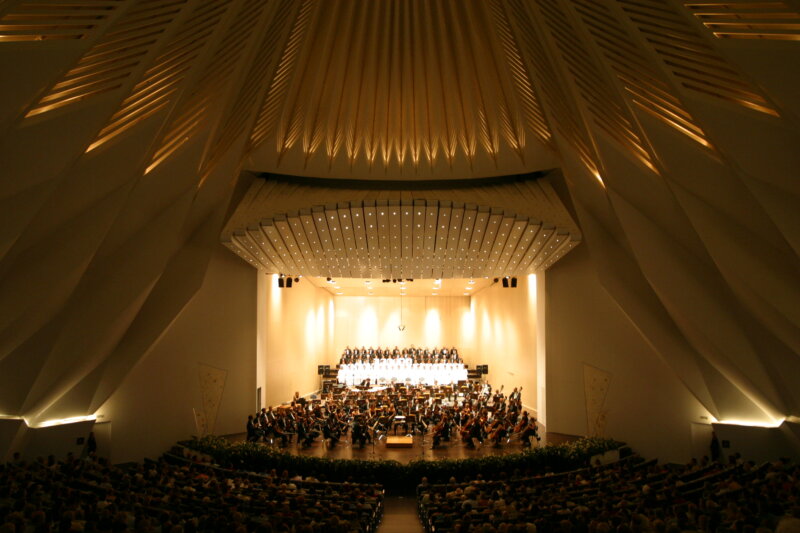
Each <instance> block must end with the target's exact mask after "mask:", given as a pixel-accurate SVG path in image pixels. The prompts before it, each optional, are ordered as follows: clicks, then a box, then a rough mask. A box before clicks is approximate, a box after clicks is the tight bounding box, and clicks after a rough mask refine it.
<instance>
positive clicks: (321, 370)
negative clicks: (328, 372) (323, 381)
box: [317, 365, 325, 376]
mask: <svg viewBox="0 0 800 533" xmlns="http://www.w3.org/2000/svg"><path fill="white" fill-rule="evenodd" d="M324 373H325V365H317V375H319V376H321V375H322V374H324Z"/></svg>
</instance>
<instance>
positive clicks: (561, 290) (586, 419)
mask: <svg viewBox="0 0 800 533" xmlns="http://www.w3.org/2000/svg"><path fill="white" fill-rule="evenodd" d="M545 286H546V293H547V294H546V313H547V378H546V379H547V400H546V401H547V430H548V431H549V432H556V433H565V434H569V435H592V434H595V433H599V434H602V435H605V436H607V437H612V438H615V439H619V440H623V441H625V442H627V443H629V444H630V445H631V446H632V447H633V449H634V450H636V451H637V452H639V453H641V454H643V455H645V456H647V457H651V458H655V457H657V458H659V459H662V460H673V461H686V460H688V459H689V458H690V457H691V456H692V455H693V453H694V454H695V455H696V454H697V451H698V450H703V449H704V450H705V452H704V453H708V449H709V448H708V445H709V444H710V431H708V432H707V433H706V432H703V433H702V434H707V435H708V439H709V440H708V442H707V443H705V444H703V443H699V442H693V439H692V433H693V430H692V426H693V425H698V424H708V423H709V422H710V421H711V420H712V418H711V416H710V413H708V411H707V410H706V409H705V408H704V407H703V406H702V405H701V404H700V402H698V401H697V400H696V399H695V397H694V396H693V395H692V394H691V393H690V392H689V390H688V389H687V388H686V387H684V386H683V385H682V384H681V382H680V381H679V380H678V378H677V376H676V375H675V373H674V372H673V371H672V370H671V369H670V368H669V367H668V366H667V365H666V364H664V363H663V362H662V361H661V359H660V358H659V357H658V356H657V355H656V353H655V352H654V351H653V350H652V349H651V348H650V346H649V345H648V344H647V342H645V339H644V338H643V337H642V336H641V334H640V333H639V332H638V331H637V330H636V329H635V327H634V326H633V324H632V323H631V321H630V320H629V319H628V317H627V316H625V314H624V313H622V311H621V310H620V309H619V307H618V306H617V305H616V304H615V303H614V301H613V300H612V299H611V297H610V296H609V295H608V293H607V292H606V291H605V289H604V288H603V287H602V286H601V285H600V283H599V281H598V279H597V277H596V275H595V273H594V271H593V270H592V266H591V264H590V258H589V255H588V251H587V249H586V246H585V245H580V246H578V247H577V248H575V249H574V250H573V251H571V252H570V253H569V254H567V255H566V256H565V257H564V258H563V259H561V260H560V261H559V262H558V263H556V264H555V265H554V266H553V267H551V268H550V269H548V271H547V276H546V279H545ZM704 417H705V418H704ZM695 433H697V431H696V428H695ZM698 434H700V433H698ZM695 440H697V438H695Z"/></svg>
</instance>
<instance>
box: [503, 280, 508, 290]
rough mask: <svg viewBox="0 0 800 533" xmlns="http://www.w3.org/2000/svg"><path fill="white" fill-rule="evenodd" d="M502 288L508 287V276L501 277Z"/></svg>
mask: <svg viewBox="0 0 800 533" xmlns="http://www.w3.org/2000/svg"><path fill="white" fill-rule="evenodd" d="M503 288H504V289H507V288H508V278H503Z"/></svg>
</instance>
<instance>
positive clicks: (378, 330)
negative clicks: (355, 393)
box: [333, 296, 472, 362]
mask: <svg viewBox="0 0 800 533" xmlns="http://www.w3.org/2000/svg"><path fill="white" fill-rule="evenodd" d="M400 300H401V298H400V297H399V296H381V297H372V296H337V297H336V298H335V300H334V302H335V308H336V319H335V336H334V343H333V349H334V352H333V353H334V356H335V359H336V361H337V362H338V358H339V355H340V354H341V353H342V350H344V348H345V347H346V346H348V345H349V346H350V347H356V346H358V347H361V346H364V347H370V346H373V347H377V346H382V347H385V346H389V347H392V348H393V347H394V346H398V347H400V348H405V347H409V346H411V345H414V346H418V347H429V348H434V347H439V348H441V347H442V346H447V347H448V348H449V347H451V346H455V347H456V348H457V349H458V351H459V353H460V354H462V357H464V356H468V353H469V350H470V348H471V347H472V341H471V339H468V338H467V337H466V335H465V333H468V329H469V328H468V323H465V315H467V314H469V297H468V296H415V297H411V296H404V297H403V298H402V311H403V313H402V315H403V319H402V322H403V324H404V325H405V329H404V330H403V331H400V330H399V329H398V326H399V325H400V323H401V320H400ZM465 328H466V329H465Z"/></svg>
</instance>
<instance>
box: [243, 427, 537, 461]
mask: <svg viewBox="0 0 800 533" xmlns="http://www.w3.org/2000/svg"><path fill="white" fill-rule="evenodd" d="M542 434H543V435H544V432H542ZM399 435H400V434H399V433H398V436H399ZM388 436H389V437H391V436H393V435H392V434H391V433H390V434H389V435H388ZM349 437H350V435H348V436H347V439H342V440H341V441H339V444H337V445H336V446H335V447H334V448H330V447H329V446H327V445H326V444H323V443H322V442H321V441H319V440H317V441H315V442H314V443H313V444H312V445H311V446H310V447H309V448H305V449H304V448H303V447H302V446H299V445H298V444H297V443H296V442H294V441H293V442H292V443H291V444H289V445H288V446H286V447H281V446H280V445H279V444H278V442H275V443H273V444H269V443H261V444H260V445H261V446H264V447H270V448H272V449H275V450H280V451H283V452H286V453H289V454H292V455H303V456H307V457H325V458H327V459H359V460H375V461H380V460H392V461H398V462H400V463H403V464H407V463H409V462H411V461H415V460H419V459H423V460H426V461H436V460H438V459H470V458H476V457H490V456H500V455H509V454H514V453H520V452H521V451H523V450H524V449H525V448H523V447H522V445H521V444H520V443H519V441H518V440H513V441H512V442H510V443H504V444H502V445H501V446H500V447H499V448H495V447H493V446H492V445H491V444H489V443H488V442H487V443H486V444H484V445H482V446H477V447H475V449H470V448H468V447H467V445H466V444H464V443H463V442H461V441H460V440H456V439H453V440H451V441H450V442H442V444H441V445H439V446H438V447H436V448H435V449H432V448H431V444H432V441H431V438H430V436H429V435H425V436H424V438H423V436H421V435H413V436H412V437H411V446H410V447H405V448H396V447H390V446H387V444H386V437H384V438H381V439H380V442H379V443H376V444H375V445H374V446H373V445H371V444H367V445H366V446H364V447H363V448H360V447H359V446H358V445H353V444H352V443H351V442H350V440H349ZM228 438H229V439H230V440H231V441H234V442H238V441H243V440H245V435H244V434H241V435H234V436H230V437H228ZM538 445H539V446H544V445H545V438H544V436H543V437H542V440H541V442H539V443H538ZM533 446H534V447H536V441H534V444H533Z"/></svg>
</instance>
